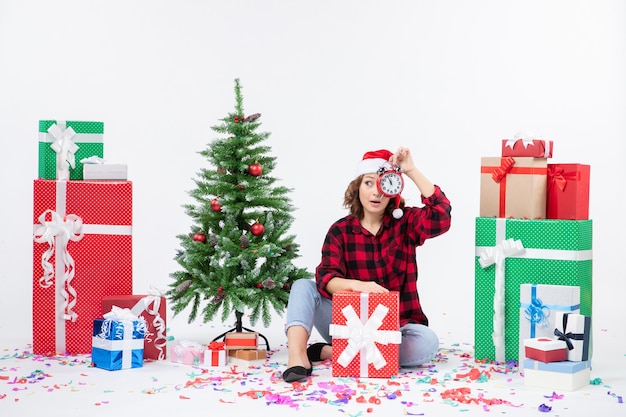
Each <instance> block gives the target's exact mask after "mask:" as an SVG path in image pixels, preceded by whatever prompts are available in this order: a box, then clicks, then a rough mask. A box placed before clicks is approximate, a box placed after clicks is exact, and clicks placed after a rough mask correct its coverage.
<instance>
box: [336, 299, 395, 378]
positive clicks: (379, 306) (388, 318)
mask: <svg viewBox="0 0 626 417" xmlns="http://www.w3.org/2000/svg"><path fill="white" fill-rule="evenodd" d="M399 300H400V298H399V293H398V292H397V291H390V292H388V293H380V294H378V293H358V292H347V291H340V292H336V293H334V294H333V303H332V304H333V306H332V324H331V325H330V328H329V332H330V335H331V336H332V343H333V354H332V376H342V377H363V378H390V377H392V376H394V375H397V374H398V369H399V367H400V365H399V360H400V359H399V355H400V342H401V341H402V334H401V333H400V330H399V329H400V313H399V311H400V310H399V303H400V301H399Z"/></svg>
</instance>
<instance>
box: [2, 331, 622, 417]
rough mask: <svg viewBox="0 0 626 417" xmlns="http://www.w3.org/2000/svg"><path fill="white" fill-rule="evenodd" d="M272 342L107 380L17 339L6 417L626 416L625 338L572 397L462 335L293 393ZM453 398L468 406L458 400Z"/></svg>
mask: <svg viewBox="0 0 626 417" xmlns="http://www.w3.org/2000/svg"><path fill="white" fill-rule="evenodd" d="M277 327H278V326H277ZM224 329H226V327H224ZM220 330H222V329H221V328H215V327H212V326H207V325H204V326H202V325H200V326H197V328H196V330H195V331H194V330H193V327H189V328H186V331H187V332H189V333H188V334H180V333H179V334H176V329H172V328H170V329H169V335H170V337H172V338H174V339H179V340H180V339H190V338H193V339H194V340H196V341H198V342H205V341H207V340H204V339H206V338H203V337H202V336H200V335H202V334H205V335H206V334H209V335H210V336H209V340H208V341H210V338H211V337H214V336H215V335H218V334H220V333H221V331H220ZM262 333H263V334H264V335H266V336H267V337H268V339H269V342H270V347H271V350H270V356H269V358H268V359H267V360H265V361H263V360H258V361H253V362H246V361H241V360H232V359H231V360H230V362H229V364H228V366H226V367H223V368H217V367H208V368H207V367H193V366H187V365H180V364H174V363H171V362H170V361H169V360H167V361H159V362H147V363H145V364H144V366H143V367H142V368H137V369H131V370H123V371H106V370H102V369H98V368H92V367H91V366H90V358H89V356H88V355H84V356H78V357H57V358H41V357H35V356H33V355H31V354H29V353H27V352H28V341H18V340H14V339H11V336H10V332H9V336H8V337H4V336H3V339H2V340H3V342H1V343H2V345H0V416H2V417H14V416H15V417H17V416H20V417H21V416H37V415H41V416H46V417H54V416H64V417H72V416H81V417H84V416H86V415H89V416H91V417H96V416H111V415H116V414H117V413H120V415H125V416H132V415H142V416H146V415H154V416H166V415H176V416H182V415H189V416H192V415H199V414H200V413H201V414H202V415H212V416H226V415H228V414H229V413H231V414H233V415H235V414H236V415H242V414H243V413H253V415H260V416H270V415H271V416H274V417H276V416H281V415H290V416H298V415H300V416H320V415H323V413H327V415H344V416H350V417H358V416H368V415H372V416H374V415H378V416H383V415H389V416H391V415H423V416H433V417H435V416H436V417H440V416H448V415H459V414H460V415H463V416H475V415H486V414H488V415H506V416H530V415H535V414H538V413H540V411H539V409H538V408H539V406H541V405H542V404H545V405H546V406H548V407H551V411H550V412H549V413H550V414H551V415H554V416H591V415H593V414H594V413H598V412H599V413H601V415H606V416H619V415H626V404H624V403H621V402H620V401H621V400H622V398H623V397H626V372H625V370H626V354H625V352H626V347H625V346H624V336H623V335H621V334H620V335H618V334H617V333H618V332H617V331H616V329H602V330H598V331H596V332H595V333H594V336H593V337H594V354H593V355H594V359H593V367H592V372H591V380H592V381H593V382H594V384H590V385H588V386H586V387H584V388H581V389H578V390H576V391H572V392H568V391H556V392H555V391H553V390H551V389H544V388H534V387H528V386H525V385H524V379H523V376H522V375H521V374H520V373H519V372H518V371H517V369H510V368H507V367H506V366H494V365H491V364H487V365H484V364H479V363H476V362H475V361H474V359H473V356H472V354H473V350H472V341H471V340H467V336H457V337H455V335H454V334H445V335H440V337H441V342H442V343H441V349H440V354H439V357H438V358H437V360H435V361H433V363H432V364H431V365H430V366H428V367H423V368H418V369H410V370H404V371H403V372H402V373H401V374H400V375H399V376H398V377H397V378H395V379H392V380H380V379H362V380H360V381H356V380H353V379H341V378H333V377H332V376H331V368H330V363H329V362H326V363H322V364H320V365H318V366H316V367H315V370H314V373H313V376H312V378H310V379H309V381H308V382H307V383H303V384H298V383H296V384H287V383H285V382H283V380H282V379H281V378H280V372H281V371H282V370H283V369H284V367H285V363H286V359H287V353H286V347H285V345H284V343H285V339H284V336H283V335H282V334H281V333H280V329H278V328H277V329H273V330H268V329H265V330H262ZM477 375H480V376H481V377H480V378H478V379H476V378H475V376H477ZM472 377H474V378H472ZM452 394H454V395H456V398H462V399H464V400H465V402H458V401H452V400H450V399H449V398H450V396H451V395H452ZM251 415H252V414H251Z"/></svg>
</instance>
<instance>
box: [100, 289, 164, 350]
mask: <svg viewBox="0 0 626 417" xmlns="http://www.w3.org/2000/svg"><path fill="white" fill-rule="evenodd" d="M148 292H149V293H148V294H143V295H137V294H133V295H113V296H107V297H103V298H102V314H105V313H107V312H109V311H111V309H112V308H113V306H117V307H121V308H127V309H129V310H130V311H131V313H133V314H134V315H135V316H137V317H140V318H143V319H144V320H145V321H146V337H145V344H144V349H143V357H144V359H151V360H162V359H166V358H167V334H166V333H167V332H166V329H167V317H166V299H165V296H164V295H162V292H160V291H158V290H152V289H151V290H150V291H148Z"/></svg>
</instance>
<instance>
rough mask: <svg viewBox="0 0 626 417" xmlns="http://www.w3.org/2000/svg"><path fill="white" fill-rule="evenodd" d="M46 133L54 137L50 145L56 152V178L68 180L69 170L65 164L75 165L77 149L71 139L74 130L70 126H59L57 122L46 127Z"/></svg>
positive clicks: (74, 133) (73, 166)
mask: <svg viewBox="0 0 626 417" xmlns="http://www.w3.org/2000/svg"><path fill="white" fill-rule="evenodd" d="M48 133H50V134H51V135H52V137H53V138H54V142H52V144H51V145H50V147H51V148H52V150H53V151H54V152H55V153H56V154H57V162H56V168H57V179H58V180H68V179H69V170H68V168H67V164H69V165H70V166H71V167H72V168H75V167H76V156H75V155H76V151H77V150H78V145H77V144H76V143H74V140H73V139H72V138H73V137H74V136H76V132H75V131H74V129H72V127H71V126H70V127H68V128H65V127H63V128H61V127H59V125H58V124H53V125H52V126H50V128H49V129H48Z"/></svg>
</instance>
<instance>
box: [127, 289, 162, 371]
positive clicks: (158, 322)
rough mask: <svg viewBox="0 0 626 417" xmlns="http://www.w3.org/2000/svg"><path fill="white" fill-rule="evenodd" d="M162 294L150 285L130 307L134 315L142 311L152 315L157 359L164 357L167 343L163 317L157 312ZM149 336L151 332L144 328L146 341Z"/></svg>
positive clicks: (149, 339) (148, 339)
mask: <svg viewBox="0 0 626 417" xmlns="http://www.w3.org/2000/svg"><path fill="white" fill-rule="evenodd" d="M164 295H165V292H164V291H162V290H159V289H158V288H155V287H153V286H151V287H150V289H149V290H148V295H147V296H145V297H142V298H141V299H140V300H139V301H138V302H137V304H135V305H134V306H133V308H132V309H131V312H132V313H133V314H135V315H136V316H139V315H140V314H141V313H142V312H143V311H145V312H146V313H148V314H149V315H151V316H153V317H154V319H153V320H152V325H153V326H154V329H155V330H156V337H155V339H154V342H153V345H154V346H155V347H156V348H157V350H158V351H159V356H158V359H159V360H161V359H165V347H166V345H167V338H166V337H165V319H163V317H161V314H160V313H159V308H160V307H161V297H163V296H164ZM150 306H152V307H150ZM151 336H152V334H151V333H150V332H148V331H147V330H146V340H147V341H148V342H150V341H151V340H152V338H151Z"/></svg>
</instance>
